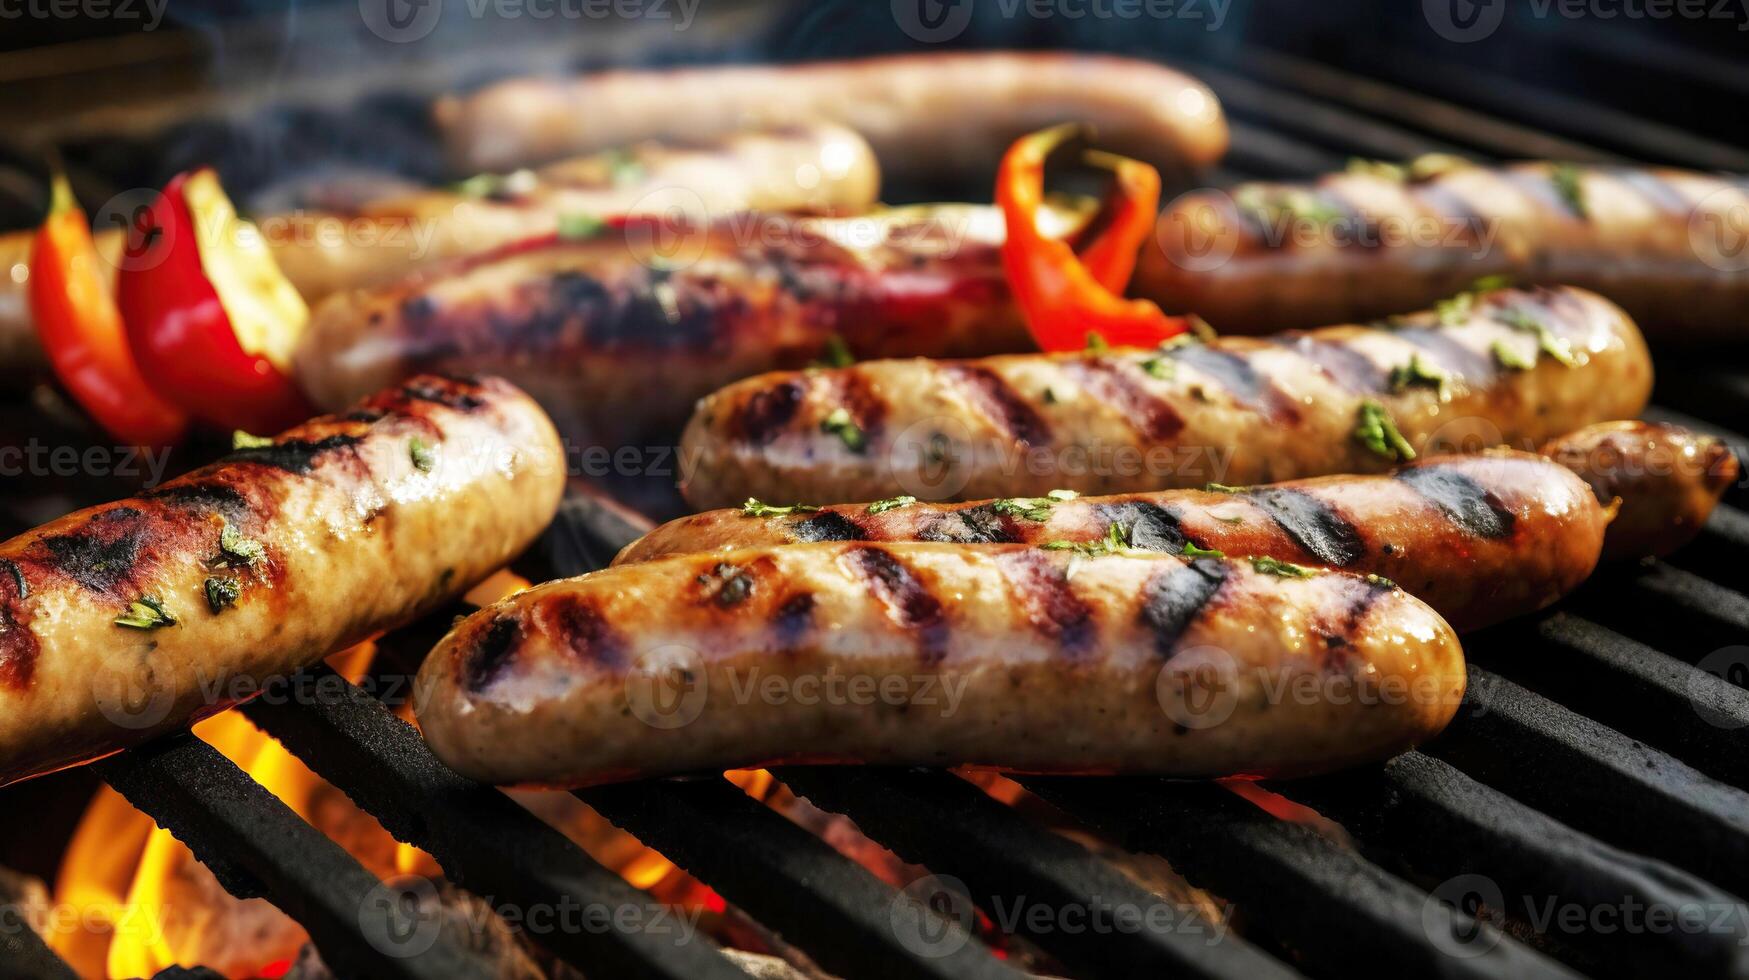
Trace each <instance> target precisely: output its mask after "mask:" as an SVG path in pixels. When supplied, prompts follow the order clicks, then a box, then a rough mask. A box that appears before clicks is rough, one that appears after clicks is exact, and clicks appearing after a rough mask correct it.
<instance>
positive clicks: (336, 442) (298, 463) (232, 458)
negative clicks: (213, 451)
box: [224, 436, 363, 474]
mask: <svg viewBox="0 0 1749 980" xmlns="http://www.w3.org/2000/svg"><path fill="white" fill-rule="evenodd" d="M362 441H363V440H361V439H360V438H359V437H358V436H328V437H326V438H323V439H316V440H313V441H312V440H308V439H293V440H290V441H288V442H280V443H275V444H273V445H271V446H251V447H249V448H247V449H239V450H237V451H236V452H234V453H232V454H230V455H229V456H226V457H225V459H224V461H225V462H227V463H260V464H261V465H262V466H271V467H274V468H275V469H281V470H285V471H286V472H288V473H299V474H303V473H308V472H310V471H311V470H312V469H315V467H316V460H317V458H318V457H320V456H322V455H323V454H325V453H331V452H333V451H335V450H337V449H351V448H352V447H354V446H356V445H358V444H359V443H360V442H362Z"/></svg>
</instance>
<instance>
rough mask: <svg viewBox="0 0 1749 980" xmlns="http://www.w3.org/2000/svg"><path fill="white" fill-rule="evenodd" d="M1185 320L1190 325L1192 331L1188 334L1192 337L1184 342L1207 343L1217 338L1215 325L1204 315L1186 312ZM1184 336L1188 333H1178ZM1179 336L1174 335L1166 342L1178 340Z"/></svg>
mask: <svg viewBox="0 0 1749 980" xmlns="http://www.w3.org/2000/svg"><path fill="white" fill-rule="evenodd" d="M1184 322H1185V323H1187V324H1189V325H1190V333H1189V334H1188V336H1189V337H1190V338H1191V339H1189V340H1186V341H1184V343H1187V344H1189V343H1197V344H1206V343H1208V342H1209V341H1211V340H1214V339H1215V328H1214V327H1213V326H1211V325H1210V324H1209V322H1208V321H1207V320H1204V319H1203V318H1202V317H1200V316H1197V315H1196V314H1195V313H1186V314H1184ZM1184 336H1187V335H1186V334H1179V335H1178V337H1184ZM1178 337H1174V338H1172V340H1168V341H1167V342H1166V344H1167V345H1170V344H1172V342H1173V341H1175V340H1177V339H1178Z"/></svg>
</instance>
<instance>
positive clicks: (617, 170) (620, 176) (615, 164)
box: [607, 149, 645, 187]
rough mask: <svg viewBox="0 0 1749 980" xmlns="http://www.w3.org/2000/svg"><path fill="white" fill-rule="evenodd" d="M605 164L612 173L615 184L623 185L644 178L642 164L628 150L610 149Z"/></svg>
mask: <svg viewBox="0 0 1749 980" xmlns="http://www.w3.org/2000/svg"><path fill="white" fill-rule="evenodd" d="M607 165H608V167H609V169H610V170H611V171H612V173H613V182H614V184H615V185H616V186H619V187H624V186H625V185H627V184H631V183H636V182H637V181H640V180H643V179H644V174H645V170H644V164H643V163H642V162H641V161H639V160H638V158H637V156H635V155H634V154H633V153H632V151H630V150H627V149H618V150H614V151H612V152H611V153H609V154H608V161H607Z"/></svg>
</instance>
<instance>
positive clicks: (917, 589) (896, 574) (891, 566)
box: [839, 547, 947, 664]
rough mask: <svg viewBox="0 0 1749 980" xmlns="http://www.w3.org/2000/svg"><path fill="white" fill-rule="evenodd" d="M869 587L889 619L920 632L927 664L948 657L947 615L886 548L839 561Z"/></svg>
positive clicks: (867, 549) (853, 553) (847, 554)
mask: <svg viewBox="0 0 1749 980" xmlns="http://www.w3.org/2000/svg"><path fill="white" fill-rule="evenodd" d="M839 561H840V562H842V563H843V564H844V565H845V566H846V567H847V568H848V569H849V570H850V571H851V572H852V574H855V575H857V576H859V577H860V578H861V579H862V580H863V581H864V582H865V583H867V585H868V589H869V591H870V592H871V593H872V594H873V595H874V596H875V598H876V599H878V600H880V603H881V605H883V606H885V607H886V609H887V616H888V617H889V618H891V619H892V620H893V622H895V623H898V624H899V625H900V626H903V627H905V628H906V629H913V630H916V631H917V635H918V639H917V645H918V653H919V655H920V656H921V657H922V659H923V661H924V662H925V663H927V664H935V663H939V662H940V661H941V658H942V657H944V656H946V654H947V615H946V612H945V610H943V609H942V607H941V602H940V601H939V600H937V599H936V598H935V596H933V595H930V593H929V587H928V586H927V585H925V584H924V583H923V581H922V580H921V579H919V578H918V577H917V576H916V575H915V574H913V573H912V571H911V570H910V569H909V568H906V567H905V565H904V564H903V563H902V562H900V561H899V560H898V559H897V558H894V557H893V555H892V552H889V551H887V550H886V549H885V548H875V547H861V548H857V549H855V550H852V551H847V552H845V553H844V555H843V557H842V558H840V559H839Z"/></svg>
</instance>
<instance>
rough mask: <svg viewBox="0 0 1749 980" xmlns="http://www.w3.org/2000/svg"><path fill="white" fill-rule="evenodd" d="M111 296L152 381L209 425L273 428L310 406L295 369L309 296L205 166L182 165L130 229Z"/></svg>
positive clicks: (294, 420) (308, 410) (295, 419)
mask: <svg viewBox="0 0 1749 980" xmlns="http://www.w3.org/2000/svg"><path fill="white" fill-rule="evenodd" d="M130 235H132V236H133V237H132V239H131V240H130V241H129V243H128V251H129V254H130V255H140V254H145V253H148V252H151V253H152V258H153V261H150V262H134V263H128V262H124V263H123V265H122V270H121V274H120V275H119V276H118V277H117V287H116V292H117V297H118V299H119V301H120V305H121V310H122V318H123V319H124V320H125V321H126V322H127V330H128V339H129V341H130V342H131V344H132V347H133V351H134V357H135V358H136V359H137V360H138V361H139V364H140V370H141V371H142V372H143V373H144V374H145V376H146V378H147V380H148V381H150V382H151V383H152V385H153V386H154V387H155V388H157V390H158V391H160V392H162V393H163V394H164V395H165V396H166V397H169V398H171V399H173V400H174V401H175V402H176V403H177V404H178V405H180V406H181V407H182V408H183V409H185V410H186V411H187V412H188V413H189V414H190V415H193V416H194V417H195V418H197V419H199V420H201V421H203V422H206V423H208V424H210V425H214V426H218V427H220V428H225V429H242V430H244V431H247V432H277V431H279V430H280V429H283V428H287V427H288V426H291V425H293V424H295V423H297V422H299V421H301V420H303V419H305V418H307V417H309V416H310V415H312V414H314V412H313V410H312V409H311V407H310V405H309V402H308V400H307V399H306V398H305V397H304V395H303V392H302V391H300V390H299V389H298V386H297V384H296V383H295V382H294V381H293V380H292V369H291V355H292V351H293V348H294V347H295V343H296V340H297V337H298V336H299V335H300V334H301V333H302V331H303V328H304V326H305V324H306V323H307V322H308V320H309V307H308V306H306V305H305V304H304V301H303V298H302V297H300V296H299V295H298V294H297V291H296V289H294V288H293V287H292V285H291V284H290V282H289V281H287V280H286V278H285V276H284V274H283V273H281V272H280V271H279V268H278V267H277V266H276V265H274V263H273V258H272V256H271V254H270V253H269V252H268V251H267V248H266V244H265V242H263V241H262V239H261V236H260V233H259V232H258V231H256V230H255V228H254V227H253V226H252V225H250V224H248V222H245V221H243V220H242V219H240V218H238V217H237V215H236V211H235V210H234V209H233V208H232V206H231V202H230V200H229V199H228V198H226V197H225V194H224V191H223V190H222V189H221V188H220V187H219V183H218V177H217V175H215V174H214V173H213V172H212V171H211V170H197V171H194V172H192V173H184V174H179V175H177V176H176V177H175V178H174V179H172V180H171V181H170V183H169V184H167V185H166V186H165V188H164V190H163V192H162V193H161V194H159V195H158V198H157V200H156V201H154V202H153V204H152V206H151V208H150V209H149V211H148V212H147V214H146V215H145V216H144V217H143V219H142V220H140V221H136V222H135V223H134V227H133V228H131V229H130Z"/></svg>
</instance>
